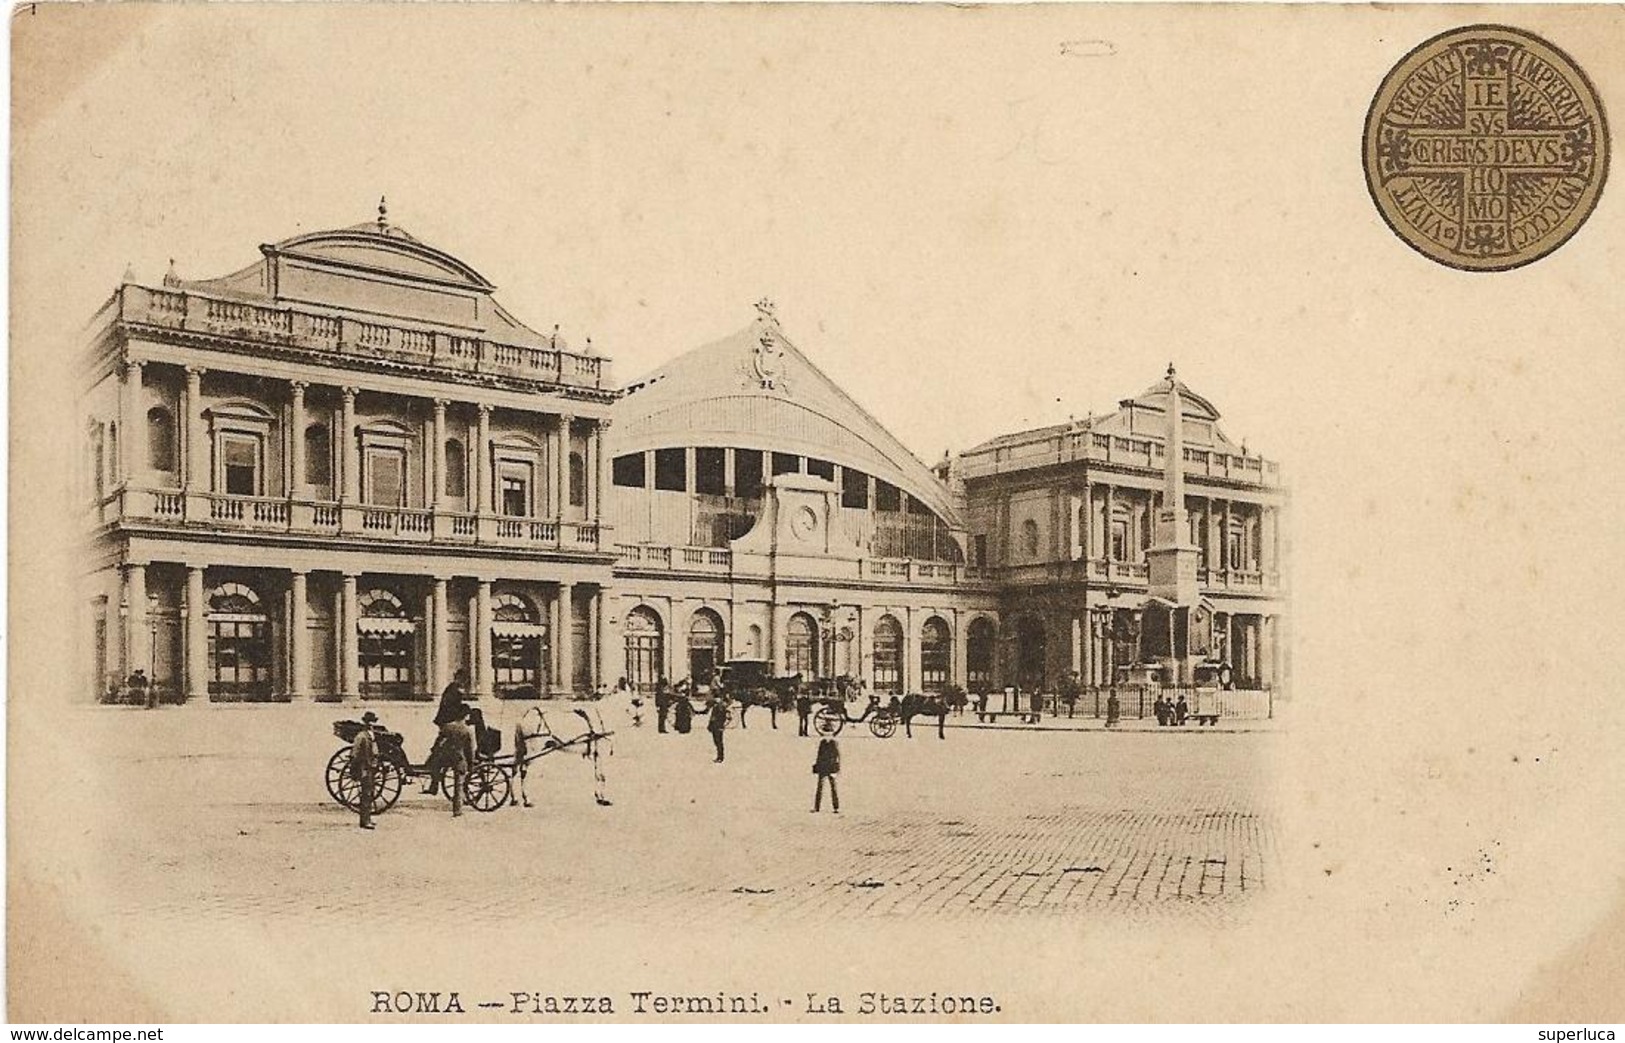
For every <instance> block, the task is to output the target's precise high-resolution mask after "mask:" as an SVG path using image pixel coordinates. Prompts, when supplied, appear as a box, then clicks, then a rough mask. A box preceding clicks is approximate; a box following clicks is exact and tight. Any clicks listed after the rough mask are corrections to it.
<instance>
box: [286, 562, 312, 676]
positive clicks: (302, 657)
mask: <svg viewBox="0 0 1625 1043" xmlns="http://www.w3.org/2000/svg"><path fill="white" fill-rule="evenodd" d="M306 596H307V588H306V574H305V573H303V572H299V571H295V572H294V573H293V577H292V579H291V581H290V582H289V584H288V598H289V606H288V607H289V611H288V696H289V698H291V699H303V698H305V697H306V696H308V695H309V694H310V634H309V632H308V631H307V630H306V627H307V626H308V625H309V618H308V613H309V602H308V601H307V600H306Z"/></svg>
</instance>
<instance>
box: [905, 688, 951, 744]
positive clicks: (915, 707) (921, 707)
mask: <svg viewBox="0 0 1625 1043" xmlns="http://www.w3.org/2000/svg"><path fill="white" fill-rule="evenodd" d="M898 713H899V714H900V715H901V716H902V718H903V733H904V734H905V735H907V736H908V737H909V738H910V739H912V738H914V726H913V725H914V718H916V717H935V718H936V719H937V738H939V739H946V738H947V737H948V736H947V735H945V734H944V733H943V727H944V725H945V724H946V723H947V721H948V703H947V700H945V699H943V697H942V696H940V695H905V696H903V701H902V704H901V705H900V706H899V707H898Z"/></svg>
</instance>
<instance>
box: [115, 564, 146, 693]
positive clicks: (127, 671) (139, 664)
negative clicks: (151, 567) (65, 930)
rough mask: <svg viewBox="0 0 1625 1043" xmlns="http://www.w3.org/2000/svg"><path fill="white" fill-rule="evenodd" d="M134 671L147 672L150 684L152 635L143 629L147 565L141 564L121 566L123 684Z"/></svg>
mask: <svg viewBox="0 0 1625 1043" xmlns="http://www.w3.org/2000/svg"><path fill="white" fill-rule="evenodd" d="M137 670H145V671H146V672H147V681H148V682H149V683H151V682H152V680H153V678H152V635H151V634H150V633H149V632H148V629H147V566H146V564H145V563H144V562H140V563H136V562H132V563H131V564H128V565H125V566H124V675H123V676H122V677H120V678H119V680H120V681H121V682H122V681H125V680H127V679H128V678H129V676H130V675H131V674H133V673H135V672H136V671H137Z"/></svg>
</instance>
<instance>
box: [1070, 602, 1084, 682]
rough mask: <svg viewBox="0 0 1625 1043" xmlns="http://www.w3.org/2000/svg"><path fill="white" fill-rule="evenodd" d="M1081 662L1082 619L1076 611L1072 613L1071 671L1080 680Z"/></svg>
mask: <svg viewBox="0 0 1625 1043" xmlns="http://www.w3.org/2000/svg"><path fill="white" fill-rule="evenodd" d="M1083 670H1084V662H1083V619H1082V617H1080V616H1079V615H1078V614H1077V613H1073V614H1072V672H1073V673H1075V674H1077V675H1078V678H1079V680H1080V682H1081V681H1082V679H1083V677H1084V673H1083Z"/></svg>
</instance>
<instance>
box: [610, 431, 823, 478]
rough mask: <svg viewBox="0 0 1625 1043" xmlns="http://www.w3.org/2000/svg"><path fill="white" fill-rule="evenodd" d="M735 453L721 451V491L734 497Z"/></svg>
mask: <svg viewBox="0 0 1625 1043" xmlns="http://www.w3.org/2000/svg"><path fill="white" fill-rule="evenodd" d="M604 423H605V424H608V423H609V421H607V420H606V421H604ZM736 452H738V450H736V449H724V450H723V451H722V491H723V492H724V493H726V494H727V495H729V496H733V495H734V453H736ZM840 479H841V476H840V475H839V474H836V476H835V480H836V485H837V486H839V485H840Z"/></svg>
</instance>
